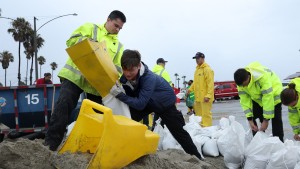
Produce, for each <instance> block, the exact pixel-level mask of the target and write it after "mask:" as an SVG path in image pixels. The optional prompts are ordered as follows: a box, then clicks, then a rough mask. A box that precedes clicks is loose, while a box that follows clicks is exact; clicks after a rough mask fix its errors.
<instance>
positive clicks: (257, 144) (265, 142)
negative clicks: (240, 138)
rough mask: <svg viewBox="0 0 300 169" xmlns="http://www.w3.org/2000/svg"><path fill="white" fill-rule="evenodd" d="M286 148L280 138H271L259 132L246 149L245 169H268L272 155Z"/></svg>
mask: <svg viewBox="0 0 300 169" xmlns="http://www.w3.org/2000/svg"><path fill="white" fill-rule="evenodd" d="M284 148H285V146H284V144H283V143H282V142H281V141H280V140H279V138H278V137H269V136H268V135H267V134H266V133H264V132H261V131H260V132H257V133H256V134H255V136H254V137H253V139H252V141H251V142H250V144H249V145H248V147H247V148H246V151H245V156H246V162H245V166H244V169H253V168H266V167H267V164H268V162H269V160H270V157H271V155H272V154H273V153H275V152H278V151H280V150H282V149H284Z"/></svg>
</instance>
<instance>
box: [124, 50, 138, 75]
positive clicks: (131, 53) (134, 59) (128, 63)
mask: <svg viewBox="0 0 300 169" xmlns="http://www.w3.org/2000/svg"><path fill="white" fill-rule="evenodd" d="M140 63H141V54H140V52H139V51H137V50H130V49H126V50H124V52H123V55H122V58H121V66H122V68H123V69H125V70H126V69H131V68H132V67H135V66H138V65H139V64H140Z"/></svg>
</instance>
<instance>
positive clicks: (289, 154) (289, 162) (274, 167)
mask: <svg viewBox="0 0 300 169" xmlns="http://www.w3.org/2000/svg"><path fill="white" fill-rule="evenodd" d="M284 145H285V149H282V150H279V151H276V152H274V153H272V155H271V157H270V161H269V163H268V165H267V169H293V168H295V165H296V163H297V161H299V153H298V152H299V148H298V147H297V146H295V145H294V142H293V141H292V140H285V142H284Z"/></svg>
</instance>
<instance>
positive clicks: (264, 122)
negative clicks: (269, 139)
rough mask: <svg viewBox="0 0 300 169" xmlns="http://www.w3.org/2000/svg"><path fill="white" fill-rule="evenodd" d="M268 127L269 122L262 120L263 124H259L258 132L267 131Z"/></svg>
mask: <svg viewBox="0 0 300 169" xmlns="http://www.w3.org/2000/svg"><path fill="white" fill-rule="evenodd" d="M268 126H269V120H266V119H264V120H263V122H262V123H261V126H260V129H259V130H260V131H265V130H267V128H268Z"/></svg>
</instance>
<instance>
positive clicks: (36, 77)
mask: <svg viewBox="0 0 300 169" xmlns="http://www.w3.org/2000/svg"><path fill="white" fill-rule="evenodd" d="M69 15H73V16H77V14H76V13H73V14H66V15H61V16H58V17H55V18H53V19H50V20H49V21H47V22H45V23H44V24H43V25H42V26H40V27H39V28H38V29H36V20H37V18H36V17H33V23H34V26H33V28H34V33H33V36H34V37H33V48H34V59H35V79H36V80H37V79H38V62H37V39H36V36H37V31H38V30H40V29H41V28H42V27H43V26H45V25H46V24H47V23H49V22H51V21H53V20H55V19H58V18H61V17H64V16H69Z"/></svg>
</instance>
